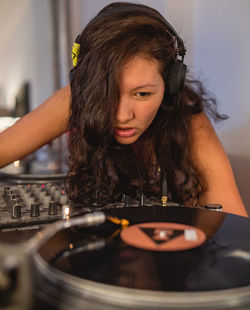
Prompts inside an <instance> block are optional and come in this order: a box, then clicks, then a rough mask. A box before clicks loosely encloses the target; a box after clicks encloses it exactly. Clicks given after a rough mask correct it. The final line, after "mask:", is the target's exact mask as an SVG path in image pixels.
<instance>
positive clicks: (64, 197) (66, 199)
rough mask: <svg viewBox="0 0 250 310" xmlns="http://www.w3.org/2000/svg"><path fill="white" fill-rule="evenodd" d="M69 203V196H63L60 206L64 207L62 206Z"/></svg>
mask: <svg viewBox="0 0 250 310" xmlns="http://www.w3.org/2000/svg"><path fill="white" fill-rule="evenodd" d="M67 201H68V196H67V195H61V197H60V200H59V203H60V205H62V206H63V205H66V204H67Z"/></svg>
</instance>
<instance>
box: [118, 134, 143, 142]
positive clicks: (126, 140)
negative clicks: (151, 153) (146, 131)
mask: <svg viewBox="0 0 250 310" xmlns="http://www.w3.org/2000/svg"><path fill="white" fill-rule="evenodd" d="M114 138H115V140H116V141H117V142H118V143H120V144H133V143H134V142H136V141H137V139H138V136H137V135H136V136H132V137H126V138H124V137H119V136H117V135H115V136H114Z"/></svg>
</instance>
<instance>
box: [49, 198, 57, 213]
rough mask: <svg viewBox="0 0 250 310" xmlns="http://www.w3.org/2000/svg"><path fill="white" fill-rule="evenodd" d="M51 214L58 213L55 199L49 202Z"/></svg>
mask: <svg viewBox="0 0 250 310" xmlns="http://www.w3.org/2000/svg"><path fill="white" fill-rule="evenodd" d="M48 214H49V215H56V214H57V203H56V202H55V201H51V202H50V203H49V211H48Z"/></svg>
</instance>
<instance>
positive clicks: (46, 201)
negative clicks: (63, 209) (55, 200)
mask: <svg viewBox="0 0 250 310" xmlns="http://www.w3.org/2000/svg"><path fill="white" fill-rule="evenodd" d="M50 201H51V196H44V199H43V207H44V209H47V208H48V207H49V203H50Z"/></svg>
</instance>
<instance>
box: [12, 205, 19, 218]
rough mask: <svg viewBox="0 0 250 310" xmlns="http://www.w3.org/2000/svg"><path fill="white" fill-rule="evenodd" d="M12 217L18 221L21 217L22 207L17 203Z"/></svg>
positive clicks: (13, 208)
mask: <svg viewBox="0 0 250 310" xmlns="http://www.w3.org/2000/svg"><path fill="white" fill-rule="evenodd" d="M11 217H12V218H13V219H18V218H20V217H21V205H20V204H18V203H16V204H14V205H13V206H12V207H11Z"/></svg>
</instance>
